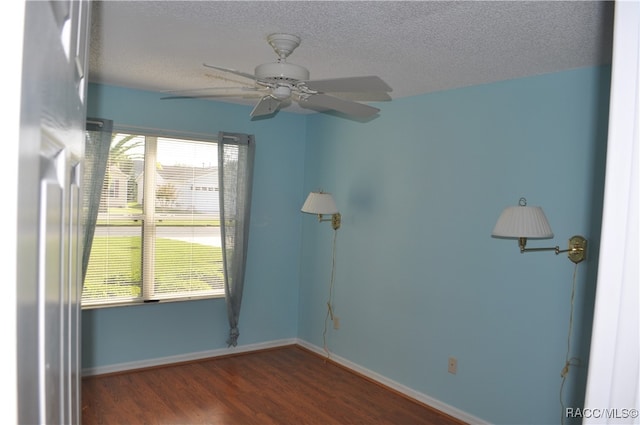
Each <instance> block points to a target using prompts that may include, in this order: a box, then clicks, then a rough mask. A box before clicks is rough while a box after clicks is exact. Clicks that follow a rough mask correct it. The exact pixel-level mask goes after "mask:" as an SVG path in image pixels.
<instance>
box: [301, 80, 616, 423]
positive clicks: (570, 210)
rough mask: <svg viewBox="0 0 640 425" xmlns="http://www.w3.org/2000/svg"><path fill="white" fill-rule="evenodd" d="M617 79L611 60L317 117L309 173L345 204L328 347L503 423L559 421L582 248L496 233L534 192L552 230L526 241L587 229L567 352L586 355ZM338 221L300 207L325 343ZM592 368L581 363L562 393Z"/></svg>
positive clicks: (315, 324) (310, 329) (578, 386)
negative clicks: (453, 370)
mask: <svg viewBox="0 0 640 425" xmlns="http://www.w3.org/2000/svg"><path fill="white" fill-rule="evenodd" d="M608 87H609V69H608V68H597V69H580V70H575V71H569V72H563V73H557V74H551V75H543V76H536V77H532V78H525V79H518V80H513V81H505V82H499V83H495V84H488V85H482V86H475V87H468V88H462V89H458V90H451V91H446V92H439V93H433V94H429V95H422V96H415V97H410V98H404V99H399V100H395V101H393V103H390V104H388V105H387V104H383V105H381V108H382V112H381V115H380V117H379V118H377V119H375V120H373V121H371V122H369V123H367V124H366V125H362V124H361V123H356V122H351V121H348V120H340V119H337V118H335V117H330V116H326V115H314V116H312V117H310V118H309V119H308V121H307V151H306V160H305V191H308V190H312V189H315V188H318V187H322V188H323V189H324V190H326V191H328V192H331V193H333V195H334V198H335V200H336V203H337V205H338V208H339V209H340V211H341V214H342V227H341V228H340V230H339V231H338V235H337V253H336V256H337V259H336V263H337V265H336V271H335V288H334V294H335V303H334V308H335V311H334V313H335V314H336V315H337V316H339V317H340V322H341V324H340V329H339V330H333V329H331V327H330V330H329V331H328V335H327V342H328V346H329V349H330V350H331V351H333V352H334V353H335V354H337V355H339V356H341V357H344V358H347V359H349V360H350V361H352V362H354V363H356V364H358V365H361V366H363V367H365V368H368V369H370V370H373V371H375V372H377V373H379V374H381V375H383V376H385V377H387V378H390V379H392V380H395V381H396V382H399V383H401V384H404V385H406V386H408V387H410V388H412V389H414V390H417V391H419V392H421V393H424V394H427V395H428V396H430V397H433V398H435V399H437V400H440V401H442V402H444V403H447V404H450V405H451V406H454V407H456V408H458V409H461V410H463V411H465V412H467V413H469V414H471V415H474V416H476V417H478V418H482V419H484V420H487V421H489V422H492V423H510V424H513V423H540V424H542V423H545V424H546V423H559V422H560V415H561V406H560V401H559V390H560V383H561V380H560V371H561V369H562V367H563V366H564V362H565V353H566V349H567V335H568V327H569V312H570V305H571V302H570V296H571V286H572V277H573V272H574V264H573V263H572V262H570V261H569V260H568V259H567V258H566V256H565V255H564V254H562V257H560V256H559V257H558V258H556V256H555V255H554V254H553V253H552V252H544V253H527V254H524V255H523V254H520V253H519V250H518V248H517V242H516V241H510V240H501V239H494V238H491V237H490V235H491V231H492V230H493V226H494V225H495V222H496V220H497V218H498V215H499V214H500V212H501V211H502V209H503V208H504V207H505V206H508V205H517V202H518V199H519V198H520V197H521V196H525V197H527V199H528V201H529V205H540V206H543V207H544V209H545V212H546V214H547V217H548V219H549V221H550V223H551V226H552V229H553V230H554V232H555V236H556V237H555V239H554V240H545V241H530V242H529V246H530V247H535V246H538V247H542V246H555V245H556V244H557V245H560V246H561V247H562V248H563V249H564V248H566V247H567V243H568V239H569V238H570V237H571V236H573V235H574V234H581V235H584V236H585V237H586V238H588V239H589V243H590V249H591V251H590V253H589V259H588V261H586V262H585V263H582V264H580V265H579V267H578V271H577V290H576V296H575V318H574V332H573V339H572V345H573V350H572V353H571V355H572V356H577V357H579V358H580V359H581V360H582V361H583V363H584V364H586V361H587V360H588V359H587V356H588V340H589V329H590V325H591V320H592V309H593V297H594V289H595V288H594V286H595V277H596V266H597V246H598V239H599V233H600V230H599V223H600V219H601V205H602V192H603V181H604V163H605V144H606V135H607V133H606V130H607V113H608V111H607V105H608ZM330 238H331V229H330V228H329V227H322V226H318V225H317V223H315V221H314V220H313V218H309V219H306V218H305V219H304V220H303V235H302V241H303V246H302V266H301V279H300V305H299V317H300V325H299V326H300V328H299V337H300V338H301V339H304V340H307V341H310V342H312V343H313V344H316V345H319V346H322V344H323V340H322V330H323V326H324V324H323V322H324V318H325V302H326V299H327V296H328V286H329V276H330V275H329V273H330V269H331V259H330V252H331V239H330ZM449 356H454V357H456V358H457V359H458V373H457V374H456V375H452V374H449V373H448V372H447V359H448V357H449ZM585 376H586V367H584V366H583V367H577V368H572V369H571V374H570V379H569V380H568V381H567V384H566V388H565V394H566V400H567V403H566V404H567V406H576V404H575V403H578V404H577V405H579V403H581V401H582V396H583V391H584V379H585Z"/></svg>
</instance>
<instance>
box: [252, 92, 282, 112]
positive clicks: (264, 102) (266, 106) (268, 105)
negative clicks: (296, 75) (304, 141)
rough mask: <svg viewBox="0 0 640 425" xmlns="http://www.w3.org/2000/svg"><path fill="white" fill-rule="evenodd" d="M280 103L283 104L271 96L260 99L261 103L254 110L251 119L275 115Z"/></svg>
mask: <svg viewBox="0 0 640 425" xmlns="http://www.w3.org/2000/svg"><path fill="white" fill-rule="evenodd" d="M280 103H281V102H280V101H279V100H278V99H276V98H275V97H273V96H271V95H268V96H264V97H263V98H262V99H260V102H258V104H257V105H256V106H255V107H254V108H253V110H252V111H251V114H250V116H251V118H253V117H260V116H264V115H271V114H274V113H276V112H277V111H278V108H279V107H280Z"/></svg>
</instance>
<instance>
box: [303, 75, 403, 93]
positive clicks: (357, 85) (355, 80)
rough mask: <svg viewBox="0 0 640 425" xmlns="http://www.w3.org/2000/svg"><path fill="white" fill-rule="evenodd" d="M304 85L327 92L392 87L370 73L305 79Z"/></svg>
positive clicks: (382, 90) (386, 90)
mask: <svg viewBox="0 0 640 425" xmlns="http://www.w3.org/2000/svg"><path fill="white" fill-rule="evenodd" d="M303 83H304V85H305V86H306V87H307V88H309V89H311V90H314V91H318V92H321V93H326V92H389V91H391V90H392V89H391V87H389V85H388V84H387V83H385V82H384V81H382V79H381V78H380V77H376V76H375V75H368V76H364V77H346V78H330V79H327V80H309V81H304V82H303Z"/></svg>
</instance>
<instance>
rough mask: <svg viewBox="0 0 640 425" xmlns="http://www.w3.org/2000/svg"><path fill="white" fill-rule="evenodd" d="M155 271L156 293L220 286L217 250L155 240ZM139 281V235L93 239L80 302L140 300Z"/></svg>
mask: <svg viewBox="0 0 640 425" xmlns="http://www.w3.org/2000/svg"><path fill="white" fill-rule="evenodd" d="M190 224H191V225H193V222H190ZM155 268H156V273H155V283H156V293H172V292H177V291H183V292H192V291H194V292H195V291H206V290H211V289H220V288H221V287H222V285H223V283H222V282H223V272H222V251H221V248H220V247H212V246H208V245H201V244H196V243H189V242H183V241H177V240H173V239H165V238H159V239H157V240H156V265H155ZM141 280H142V252H141V238H140V237H139V236H122V237H95V238H94V240H93V245H92V248H91V259H90V261H89V267H88V269H87V276H86V278H85V282H84V290H83V301H84V300H86V301H87V302H91V301H93V300H97V299H102V300H104V299H105V298H106V299H123V298H126V299H130V298H137V297H140V296H141V292H142V286H141Z"/></svg>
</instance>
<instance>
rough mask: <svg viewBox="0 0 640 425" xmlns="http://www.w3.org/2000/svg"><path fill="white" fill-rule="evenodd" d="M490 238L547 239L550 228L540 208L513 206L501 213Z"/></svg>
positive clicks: (551, 233) (550, 234) (549, 236)
mask: <svg viewBox="0 0 640 425" xmlns="http://www.w3.org/2000/svg"><path fill="white" fill-rule="evenodd" d="M491 236H494V237H498V238H531V239H549V238H552V237H553V232H552V231H551V226H549V222H548V221H547V217H546V216H545V215H544V211H542V208H540V207H527V206H514V207H507V208H505V209H504V211H502V214H500V217H499V218H498V222H497V223H496V226H495V227H494V228H493V232H492V233H491Z"/></svg>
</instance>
